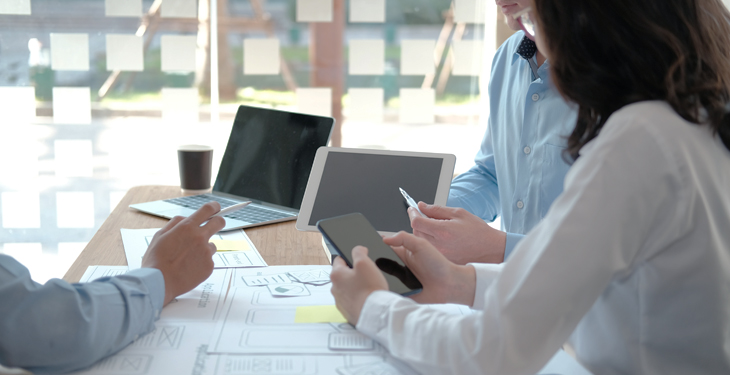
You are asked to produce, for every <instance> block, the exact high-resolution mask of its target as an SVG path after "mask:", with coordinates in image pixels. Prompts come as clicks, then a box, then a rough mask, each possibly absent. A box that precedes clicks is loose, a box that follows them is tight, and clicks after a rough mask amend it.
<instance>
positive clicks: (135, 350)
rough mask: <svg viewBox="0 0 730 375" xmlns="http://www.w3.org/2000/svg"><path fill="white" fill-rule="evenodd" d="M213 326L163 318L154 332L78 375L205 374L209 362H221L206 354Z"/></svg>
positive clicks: (157, 323)
mask: <svg viewBox="0 0 730 375" xmlns="http://www.w3.org/2000/svg"><path fill="white" fill-rule="evenodd" d="M212 327H213V324H212V323H203V322H182V321H171V320H164V319H160V320H159V321H157V322H156V323H155V329H154V330H153V331H152V332H150V333H148V334H146V335H144V336H140V337H139V338H137V340H135V341H134V342H133V343H132V344H130V345H129V346H127V347H126V348H124V349H123V350H122V351H120V352H119V353H117V354H115V355H112V356H110V357H107V358H104V359H102V360H101V361H99V362H97V363H96V364H94V365H93V366H92V367H91V368H89V369H88V370H85V371H81V372H77V373H75V374H84V375H87V374H88V375H91V374H98V375H122V374H124V375H168V374H169V375H179V374H194V375H201V374H202V371H201V370H202V369H203V368H206V366H207V361H212V362H215V361H216V359H217V358H215V357H211V356H208V355H207V354H206V353H205V352H206V349H207V346H206V343H207V341H208V340H209V339H210V335H211V329H212Z"/></svg>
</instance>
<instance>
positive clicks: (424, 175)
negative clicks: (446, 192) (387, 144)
mask: <svg viewBox="0 0 730 375" xmlns="http://www.w3.org/2000/svg"><path fill="white" fill-rule="evenodd" d="M442 164H443V159H442V158H438V157H414V156H402V155H378V154H365V153H347V152H334V151H331V152H329V153H328V154H327V160H326V162H325V164H324V169H323V171H322V178H321V180H320V183H319V189H318V190H317V195H316V197H315V199H314V205H313V207H312V214H311V216H310V217H309V225H315V224H316V223H317V221H318V220H320V219H326V218H330V217H334V216H340V215H345V214H349V213H352V212H361V213H362V214H363V215H365V217H366V218H367V219H368V220H369V221H370V222H371V223H372V224H373V226H374V227H375V229H377V230H378V231H385V232H398V231H401V230H404V231H407V232H412V229H411V222H410V220H409V219H408V212H407V211H406V210H407V209H408V205H407V204H406V202H405V200H404V199H403V196H402V195H401V193H400V191H399V190H398V188H399V187H400V188H403V189H404V190H405V191H407V192H408V194H409V195H410V196H411V197H413V199H414V200H415V201H416V202H418V201H424V202H426V203H433V202H434V200H435V198H436V191H437V188H438V183H439V176H440V174H441V168H442Z"/></svg>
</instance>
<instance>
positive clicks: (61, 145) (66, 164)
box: [53, 140, 94, 177]
mask: <svg viewBox="0 0 730 375" xmlns="http://www.w3.org/2000/svg"><path fill="white" fill-rule="evenodd" d="M53 145H54V146H53V148H54V149H55V152H54V157H55V166H56V177H93V173H94V159H93V151H92V145H91V140H56V141H54V142H53Z"/></svg>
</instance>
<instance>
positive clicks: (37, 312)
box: [0, 203, 225, 374]
mask: <svg viewBox="0 0 730 375" xmlns="http://www.w3.org/2000/svg"><path fill="white" fill-rule="evenodd" d="M218 211H220V206H219V205H218V203H208V204H206V205H204V206H203V207H201V208H200V209H199V210H198V211H197V212H195V213H194V214H193V215H191V216H189V217H187V218H182V217H175V218H173V219H172V220H170V222H169V223H168V224H167V225H165V226H164V227H163V228H162V229H160V230H159V231H158V232H157V233H156V234H155V236H154V237H153V239H152V242H151V243H150V246H149V248H148V249H147V253H145V255H144V258H143V259H142V268H141V269H138V270H133V271H130V272H128V273H126V274H124V275H120V276H115V277H106V278H101V279H98V280H95V281H93V282H89V283H80V284H70V283H67V282H65V281H63V280H59V279H53V280H50V281H48V282H47V283H46V284H45V285H41V284H38V283H36V282H34V281H33V280H31V278H30V273H29V272H28V269H27V268H25V267H24V266H23V265H21V264H20V263H18V262H17V261H16V260H15V259H13V258H11V257H9V256H7V255H2V254H0V301H2V303H0V365H3V366H5V367H19V368H24V369H27V370H29V371H32V372H34V373H36V374H44V373H52V374H56V373H63V372H69V371H73V370H78V369H81V368H84V367H88V366H90V365H91V364H93V363H94V362H96V361H98V360H100V359H102V358H104V357H106V356H108V355H111V354H113V353H115V352H117V351H119V350H121V349H122V348H124V347H125V346H127V345H129V344H130V343H132V342H133V341H134V340H136V339H137V338H138V337H140V336H142V335H143V334H145V333H147V332H150V331H152V330H153V329H154V322H155V320H156V319H157V318H158V317H159V314H160V310H161V309H162V307H163V306H165V305H167V304H168V303H170V302H171V301H172V300H173V299H174V298H175V297H177V296H179V295H181V294H183V293H186V292H188V291H190V290H192V289H193V288H195V287H196V286H197V285H198V284H200V283H201V282H203V281H204V280H206V279H207V278H208V277H209V276H210V275H211V273H212V272H213V259H212V257H213V254H215V252H216V248H215V245H213V244H212V243H209V241H210V237H211V236H212V235H213V234H215V233H217V232H218V231H219V230H221V229H223V227H224V226H225V220H224V219H223V218H222V217H214V218H212V219H210V220H209V221H208V222H207V223H206V224H205V225H202V226H201V224H202V223H204V222H205V221H206V220H208V219H209V218H210V217H211V216H212V215H213V214H215V213H216V212H218Z"/></svg>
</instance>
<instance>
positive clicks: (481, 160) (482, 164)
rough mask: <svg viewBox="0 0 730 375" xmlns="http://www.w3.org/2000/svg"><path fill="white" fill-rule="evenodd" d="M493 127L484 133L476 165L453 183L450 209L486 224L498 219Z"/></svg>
mask: <svg viewBox="0 0 730 375" xmlns="http://www.w3.org/2000/svg"><path fill="white" fill-rule="evenodd" d="M489 129H491V120H490V126H488V127H487V131H486V132H485V133H484V139H483V140H482V145H481V148H480V149H479V152H478V153H477V156H476V157H475V159H474V166H473V167H471V168H470V169H469V170H468V171H466V172H464V173H462V174H460V175H458V176H456V178H454V180H453V181H452V182H451V190H449V199H448V201H447V203H446V205H447V206H449V207H461V208H463V209H465V210H467V211H469V212H471V213H472V214H474V215H476V216H479V217H480V218H482V219H483V220H486V221H490V222H491V221H494V219H496V218H497V216H499V212H500V211H499V210H500V204H499V188H498V186H497V171H496V169H495V164H494V149H493V148H492V136H491V132H490V130H489Z"/></svg>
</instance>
